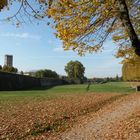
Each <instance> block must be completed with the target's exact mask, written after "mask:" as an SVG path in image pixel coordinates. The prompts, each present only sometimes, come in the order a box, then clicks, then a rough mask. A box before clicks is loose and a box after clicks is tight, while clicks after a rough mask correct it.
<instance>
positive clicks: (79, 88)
mask: <svg viewBox="0 0 140 140" xmlns="http://www.w3.org/2000/svg"><path fill="white" fill-rule="evenodd" d="M86 87H87V84H81V85H63V86H56V87H52V88H50V89H38V90H25V91H0V97H1V98H2V97H3V98H9V97H10V98H12V97H13V98H15V97H19V98H23V97H26V96H27V97H41V96H43V97H45V96H48V97H53V96H55V95H60V94H61V95H63V94H85V93H132V92H135V89H132V88H131V87H130V86H129V85H128V84H126V83H125V82H108V83H105V84H91V85H90V88H89V91H88V92H87V91H86Z"/></svg>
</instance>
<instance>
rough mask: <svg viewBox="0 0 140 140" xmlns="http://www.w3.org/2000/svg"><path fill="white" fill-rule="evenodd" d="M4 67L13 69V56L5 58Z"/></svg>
mask: <svg viewBox="0 0 140 140" xmlns="http://www.w3.org/2000/svg"><path fill="white" fill-rule="evenodd" d="M4 65H6V66H9V67H13V55H5V56H4Z"/></svg>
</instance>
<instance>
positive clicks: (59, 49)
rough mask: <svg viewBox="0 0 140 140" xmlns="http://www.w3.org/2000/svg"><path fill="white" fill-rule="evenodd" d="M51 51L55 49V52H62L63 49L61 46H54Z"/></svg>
mask: <svg viewBox="0 0 140 140" xmlns="http://www.w3.org/2000/svg"><path fill="white" fill-rule="evenodd" d="M53 51H55V52H63V51H64V49H63V48H62V47H56V48H54V49H53Z"/></svg>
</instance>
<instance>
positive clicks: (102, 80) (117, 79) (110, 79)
mask: <svg viewBox="0 0 140 140" xmlns="http://www.w3.org/2000/svg"><path fill="white" fill-rule="evenodd" d="M120 81H122V77H119V76H118V75H116V77H105V78H93V79H88V82H92V83H101V84H102V83H106V82H120Z"/></svg>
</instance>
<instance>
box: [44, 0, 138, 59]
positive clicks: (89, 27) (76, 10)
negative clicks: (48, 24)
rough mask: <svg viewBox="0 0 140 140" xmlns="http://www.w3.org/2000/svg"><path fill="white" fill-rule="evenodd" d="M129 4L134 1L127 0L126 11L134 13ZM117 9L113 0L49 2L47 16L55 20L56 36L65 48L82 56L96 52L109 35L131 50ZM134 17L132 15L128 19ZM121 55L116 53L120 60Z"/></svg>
mask: <svg viewBox="0 0 140 140" xmlns="http://www.w3.org/2000/svg"><path fill="white" fill-rule="evenodd" d="M132 5H133V2H132V1H131V0H128V3H127V6H128V10H130V11H131V10H133V8H132ZM135 9H136V10H133V11H132V12H131V14H134V13H137V14H136V15H138V14H140V10H138V7H137V6H136V7H135ZM117 10H118V7H117V4H116V0H104V1H103V2H101V1H100V0H80V1H75V0H58V1H55V0H51V6H50V7H49V9H48V10H47V12H46V14H47V15H48V16H49V17H52V18H53V19H54V21H55V28H56V31H57V37H59V38H60V39H61V40H62V41H63V44H64V49H66V50H67V49H73V50H77V51H78V53H79V54H80V55H82V54H84V53H85V52H86V51H89V52H96V51H98V50H99V49H100V48H101V46H102V44H103V42H104V41H105V40H106V38H107V36H108V34H111V35H112V36H113V39H114V41H115V42H119V44H121V46H122V44H123V46H125V47H126V48H127V47H128V48H129V47H130V46H128V44H127V43H124V41H127V42H128V39H129V38H128V34H127V32H126V31H125V30H124V28H123V25H122V24H121V21H120V20H119V19H118V13H117V12H116V11H117ZM134 17H135V16H134V15H133V16H131V20H133V18H134ZM133 22H135V20H133ZM122 41H123V43H122ZM73 44H74V45H73ZM129 44H130V43H129ZM97 46H98V47H97ZM99 46H100V47H99ZM124 53H125V52H123V53H122V52H121V53H120V52H119V57H124V56H125V55H124Z"/></svg>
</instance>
